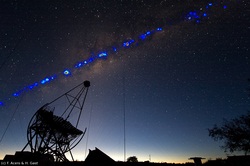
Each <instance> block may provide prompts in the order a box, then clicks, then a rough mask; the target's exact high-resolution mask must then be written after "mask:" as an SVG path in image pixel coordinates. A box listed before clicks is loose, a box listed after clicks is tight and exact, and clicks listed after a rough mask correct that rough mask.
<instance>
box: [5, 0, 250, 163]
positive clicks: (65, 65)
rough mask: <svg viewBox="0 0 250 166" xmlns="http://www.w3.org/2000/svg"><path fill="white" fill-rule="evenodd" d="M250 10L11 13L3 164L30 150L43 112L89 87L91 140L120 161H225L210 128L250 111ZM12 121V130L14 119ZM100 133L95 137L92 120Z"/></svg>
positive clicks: (141, 5)
mask: <svg viewBox="0 0 250 166" xmlns="http://www.w3.org/2000/svg"><path fill="white" fill-rule="evenodd" d="M248 5H249V4H248V3H247V2H246V1H198V0H192V1H185V2H183V1H154V2H152V1H147V0H141V1H136V0H134V1H133V0H131V1H128V0H121V1H108V2H107V1H102V0H101V1H84V2H82V1H76V2H69V1H62V2H59V1H53V2H51V1H36V2H32V1H25V2H22V3H21V1H3V2H1V5H0V6H1V7H0V11H1V13H0V20H1V23H0V24H1V25H0V27H1V28H0V33H1V36H0V37H1V44H0V52H1V55H0V56H1V59H0V114H1V116H0V117H1V118H0V119H1V120H0V124H1V128H0V133H1V136H2V133H4V131H5V129H6V126H7V124H8V123H9V121H10V120H11V123H10V126H9V127H8V130H7V132H6V134H5V135H4V137H3V139H2V140H1V142H0V149H1V152H0V158H3V157H4V155H5V154H6V153H10V154H13V153H14V152H15V151H17V150H21V149H22V148H23V146H24V145H25V144H26V142H27V140H26V128H27V124H28V122H29V120H30V119H31V117H32V116H33V114H34V113H35V112H36V110H37V109H38V108H40V107H41V106H42V105H44V104H45V103H47V102H50V101H51V100H53V99H54V98H56V97H57V96H59V95H61V94H63V93H64V92H66V91H67V90H69V89H71V88H72V87H74V86H75V85H77V84H79V83H81V82H82V81H84V80H89V81H90V82H91V87H90V92H89V96H88V97H87V101H86V102H87V104H86V106H85V110H84V113H83V118H82V119H83V120H82V122H81V125H79V126H80V127H81V128H82V129H84V128H85V127H87V128H88V136H86V137H88V143H87V144H86V138H85V139H83V140H82V143H80V144H79V146H78V147H76V148H75V149H74V150H73V155H74V156H76V157H75V158H76V159H77V160H84V159H85V155H86V154H85V148H89V149H94V147H98V148H99V149H101V150H102V151H104V152H105V153H107V154H108V155H110V156H111V157H112V158H113V159H115V160H123V155H124V154H123V153H124V152H123V148H124V147H123V145H124V144H123V143H124V142H123V138H124V135H123V134H124V131H123V127H124V126H123V118H124V114H123V113H124V112H123V111H124V110H125V112H126V118H125V120H126V126H125V128H126V156H127V157H129V156H132V155H135V156H137V157H138V159H139V161H145V160H148V156H149V155H151V160H152V161H154V162H162V161H163V162H186V161H188V160H187V159H188V158H189V157H191V156H202V157H205V158H218V157H225V156H226V154H225V153H224V152H223V150H221V149H220V148H219V144H218V143H216V142H214V141H213V140H212V139H211V138H209V137H208V132H207V130H206V129H207V128H209V127H211V126H212V125H213V124H219V123H221V122H222V120H223V118H226V119H230V118H233V117H235V116H238V115H241V114H243V113H245V112H246V111H247V109H248V108H249V99H248V95H247V92H246V88H247V87H248V82H247V79H248V78H249V72H250V70H249V63H250V60H249V39H248V38H249V15H248V13H247V12H246V11H247V7H248ZM12 115H14V116H13V118H12ZM90 119H91V123H90V124H91V125H90V126H89V125H88V124H89V120H90Z"/></svg>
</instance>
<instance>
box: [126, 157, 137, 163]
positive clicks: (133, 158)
mask: <svg viewBox="0 0 250 166" xmlns="http://www.w3.org/2000/svg"><path fill="white" fill-rule="evenodd" d="M127 162H138V159H137V157H136V156H131V157H129V158H128V159H127Z"/></svg>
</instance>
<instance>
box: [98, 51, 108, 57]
mask: <svg viewBox="0 0 250 166" xmlns="http://www.w3.org/2000/svg"><path fill="white" fill-rule="evenodd" d="M106 56H108V54H107V52H102V53H100V54H98V57H99V58H102V57H106Z"/></svg>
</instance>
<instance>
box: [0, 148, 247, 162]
mask: <svg viewBox="0 0 250 166" xmlns="http://www.w3.org/2000/svg"><path fill="white" fill-rule="evenodd" d="M190 159H194V162H189V163H183V164H176V163H152V162H149V161H145V162H119V161H118V162H116V161H114V160H113V159H112V158H111V157H109V156H108V155H107V154H105V153H104V152H102V151H101V150H99V149H98V148H96V149H95V150H89V154H88V156H87V158H86V160H85V161H74V162H55V161H54V159H53V156H52V155H49V154H47V155H44V154H36V153H31V152H16V153H15V155H6V156H5V158H4V160H2V161H0V165H1V166H2V165H27V166H29V165H39V166H40V165H41V166H43V165H46V166H47V165H51V166H169V165H173V166H179V165H182V166H183V165H186V166H200V165H204V166H250V156H249V155H247V156H229V157H228V158H227V159H216V160H208V161H206V162H204V163H203V164H202V163H201V162H200V161H199V160H198V159H200V160H201V159H202V158H199V157H194V158H190ZM197 161H198V162H197Z"/></svg>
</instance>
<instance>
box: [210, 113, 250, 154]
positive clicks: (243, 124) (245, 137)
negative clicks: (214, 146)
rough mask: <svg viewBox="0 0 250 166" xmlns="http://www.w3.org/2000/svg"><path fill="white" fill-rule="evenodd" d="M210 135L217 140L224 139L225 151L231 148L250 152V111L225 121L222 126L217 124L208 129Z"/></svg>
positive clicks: (231, 149) (231, 150)
mask: <svg viewBox="0 0 250 166" xmlns="http://www.w3.org/2000/svg"><path fill="white" fill-rule="evenodd" d="M208 131H209V136H210V137H212V138H213V139H214V140H215V141H218V140H224V146H221V147H222V148H223V149H225V152H226V151H227V150H229V151H230V152H234V151H244V152H245V155H246V154H247V153H248V152H250V112H248V113H247V114H246V115H242V116H240V117H238V118H235V119H232V120H231V121H226V120H225V121H224V124H223V125H222V126H221V127H218V126H217V125H215V126H214V127H213V128H212V129H208Z"/></svg>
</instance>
